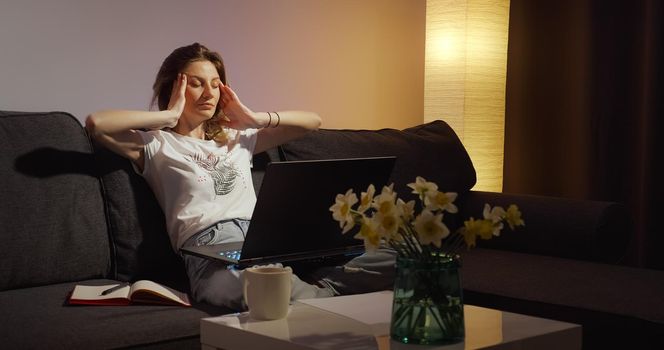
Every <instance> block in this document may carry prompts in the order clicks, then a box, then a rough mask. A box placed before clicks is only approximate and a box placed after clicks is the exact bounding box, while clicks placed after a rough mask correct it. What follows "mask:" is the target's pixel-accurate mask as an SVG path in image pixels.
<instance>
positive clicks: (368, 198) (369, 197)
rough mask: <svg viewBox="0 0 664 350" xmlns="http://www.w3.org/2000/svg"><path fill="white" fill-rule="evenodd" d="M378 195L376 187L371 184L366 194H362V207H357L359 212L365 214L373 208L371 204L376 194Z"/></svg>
mask: <svg viewBox="0 0 664 350" xmlns="http://www.w3.org/2000/svg"><path fill="white" fill-rule="evenodd" d="M375 193H376V187H374V185H373V184H370V185H369V187H368V188H367V191H366V192H362V193H361V194H360V205H359V206H358V207H357V211H359V212H360V213H364V212H365V211H366V210H367V209H369V208H370V207H371V202H372V201H373V199H374V194H375Z"/></svg>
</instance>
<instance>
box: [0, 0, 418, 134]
mask: <svg viewBox="0 0 664 350" xmlns="http://www.w3.org/2000/svg"><path fill="white" fill-rule="evenodd" d="M425 6H426V3H425V0H361V1H360V0H245V1H240V0H237V1H235V0H225V1H215V0H209V1H163V0H162V1H160V0H142V1H130V0H115V1H88V0H59V1H48V0H41V1H38V0H22V1H13V2H11V3H9V4H7V3H6V2H3V4H2V5H0V48H1V50H2V54H1V55H0V62H1V64H0V73H1V74H0V76H1V77H2V80H3V83H2V84H1V85H0V109H10V110H27V111H39V110H65V111H68V112H71V113H73V114H74V115H75V116H76V117H77V118H79V119H81V120H82V119H84V118H85V115H87V114H88V113H90V112H92V111H95V110H98V109H104V108H132V109H146V108H147V106H148V103H149V99H150V93H151V91H150V88H151V85H152V82H153V79H154V75H155V73H156V71H157V69H158V66H159V64H160V63H161V61H162V60H163V58H164V57H165V56H166V55H167V54H168V53H170V51H171V50H172V49H174V48H175V47H178V46H182V45H186V44H189V43H191V42H194V41H199V42H201V43H204V44H205V45H207V46H208V47H210V48H212V49H215V50H218V51H220V52H221V53H222V55H223V56H224V59H225V62H226V65H227V70H228V75H229V80H230V83H231V86H232V87H233V88H234V89H235V90H236V92H237V93H238V95H239V96H240V98H241V99H242V100H243V102H244V103H245V104H247V105H248V106H249V107H250V108H252V109H254V110H257V111H259V110H279V109H308V110H314V111H317V112H319V113H320V114H321V115H322V116H323V118H324V127H328V128H380V127H396V128H402V127H407V126H411V125H416V124H419V123H421V122H422V120H423V115H422V114H423V95H424V93H423V86H424V78H423V76H424V38H425V34H424V28H425Z"/></svg>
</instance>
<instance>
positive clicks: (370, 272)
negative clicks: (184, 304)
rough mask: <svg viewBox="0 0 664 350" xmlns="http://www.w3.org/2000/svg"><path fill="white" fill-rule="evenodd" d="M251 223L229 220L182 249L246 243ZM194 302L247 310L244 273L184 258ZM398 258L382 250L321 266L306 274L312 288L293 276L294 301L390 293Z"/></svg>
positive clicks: (199, 234) (201, 234) (193, 238)
mask: <svg viewBox="0 0 664 350" xmlns="http://www.w3.org/2000/svg"><path fill="white" fill-rule="evenodd" d="M248 228H249V221H248V220H241V219H233V220H226V221H221V222H219V223H217V224H216V225H213V226H212V227H209V228H207V229H205V230H203V231H201V232H200V233H197V234H195V235H193V236H192V237H191V238H189V239H188V240H187V241H186V242H185V243H184V245H183V246H185V247H190V246H201V245H213V244H220V243H228V242H237V241H243V240H244V237H245V235H246V233H247V229H248ZM183 259H184V263H185V267H186V270H187V274H188V276H189V284H190V287H191V293H192V297H193V298H194V300H196V301H198V302H206V303H209V304H212V305H218V306H225V307H229V308H232V309H235V310H245V309H246V305H245V303H244V298H243V296H242V282H241V281H242V270H238V269H235V268H233V267H229V266H228V265H226V264H224V263H222V262H220V261H215V260H211V259H205V258H200V257H196V256H193V255H189V254H184V255H183ZM395 259H396V254H395V252H394V251H393V250H391V249H387V248H384V249H380V250H379V251H378V252H376V253H374V254H363V255H360V256H357V257H355V258H353V259H351V260H350V261H348V262H347V263H345V264H344V265H341V266H321V267H317V268H314V269H313V270H311V271H310V272H307V276H304V277H305V279H306V280H308V281H313V282H314V283H316V284H317V285H316V284H309V283H306V282H304V281H302V280H301V279H300V277H298V276H297V275H295V274H293V289H292V292H291V299H292V300H296V299H305V298H320V297H329V296H333V295H340V294H356V293H366V292H372V291H377V290H383V289H391V288H392V285H393V280H394V264H395Z"/></svg>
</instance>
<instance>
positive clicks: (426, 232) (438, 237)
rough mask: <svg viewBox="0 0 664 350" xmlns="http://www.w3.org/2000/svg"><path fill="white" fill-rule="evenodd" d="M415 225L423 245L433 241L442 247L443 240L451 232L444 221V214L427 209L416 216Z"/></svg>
mask: <svg viewBox="0 0 664 350" xmlns="http://www.w3.org/2000/svg"><path fill="white" fill-rule="evenodd" d="M413 227H414V228H415V232H417V234H418V235H419V241H420V244H422V245H428V244H431V243H433V244H434V245H435V246H436V247H438V248H440V246H441V243H442V240H443V239H444V238H445V237H447V236H448V235H449V234H450V230H449V229H448V228H447V226H445V224H444V223H443V214H442V213H440V214H434V213H432V212H431V211H430V210H427V209H424V210H422V213H420V215H418V216H417V217H416V218H415V220H414V221H413Z"/></svg>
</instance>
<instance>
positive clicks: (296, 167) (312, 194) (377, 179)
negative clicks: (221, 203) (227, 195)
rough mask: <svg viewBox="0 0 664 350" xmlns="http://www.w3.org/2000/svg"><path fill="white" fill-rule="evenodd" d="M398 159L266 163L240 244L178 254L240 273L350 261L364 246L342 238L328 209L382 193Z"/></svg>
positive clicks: (189, 249) (190, 249)
mask: <svg viewBox="0 0 664 350" xmlns="http://www.w3.org/2000/svg"><path fill="white" fill-rule="evenodd" d="M395 161H396V157H370V158H349V159H330V160H307V161H291V162H273V163H269V164H268V165H267V167H266V169H265V175H264V177H263V182H262V184H261V188H260V191H259V193H258V198H257V201H256V206H255V207H254V212H253V215H252V219H251V223H250V224H249V228H248V230H247V234H246V237H245V240H244V242H232V243H222V244H216V245H209V246H198V247H185V248H181V249H180V251H181V252H182V253H184V254H191V255H195V256H199V257H203V258H208V259H214V260H219V261H221V262H224V263H226V264H229V265H237V266H239V267H246V266H253V265H259V264H268V263H275V262H292V261H302V260H315V259H319V258H326V257H335V256H343V255H346V256H352V255H359V254H361V253H362V252H364V245H363V242H362V240H358V239H356V238H354V237H353V236H354V234H352V233H350V232H348V233H346V234H342V233H341V228H340V227H339V223H338V222H337V221H335V220H334V219H333V218H332V212H331V211H330V210H329V208H330V207H331V206H332V205H333V204H334V200H335V197H336V195H337V194H343V193H346V191H348V190H349V189H353V191H354V192H355V193H356V194H358V196H359V194H360V192H362V191H366V189H367V187H368V186H369V184H374V186H375V187H376V191H378V192H380V190H381V189H382V188H383V186H384V185H386V184H387V181H388V179H389V177H390V174H391V172H392V168H393V167H394V162H395Z"/></svg>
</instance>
